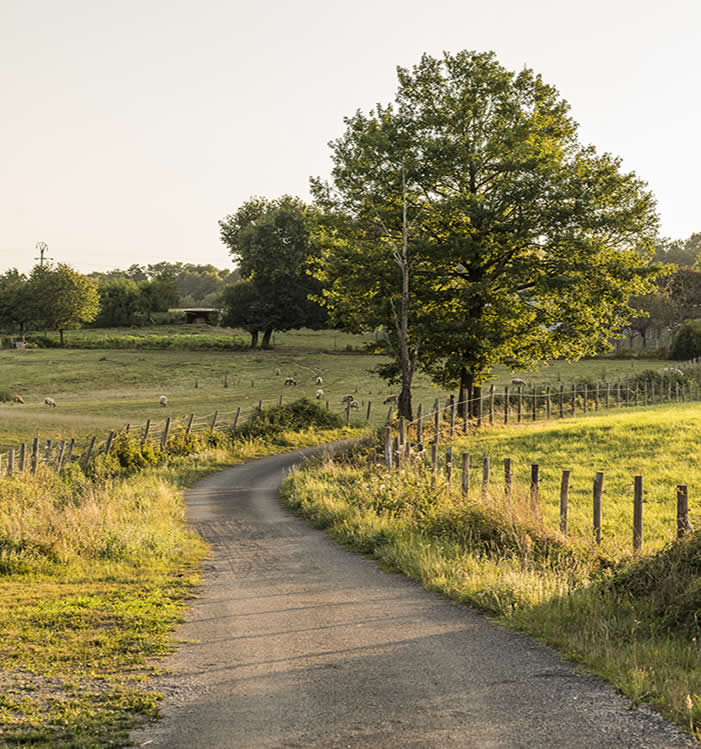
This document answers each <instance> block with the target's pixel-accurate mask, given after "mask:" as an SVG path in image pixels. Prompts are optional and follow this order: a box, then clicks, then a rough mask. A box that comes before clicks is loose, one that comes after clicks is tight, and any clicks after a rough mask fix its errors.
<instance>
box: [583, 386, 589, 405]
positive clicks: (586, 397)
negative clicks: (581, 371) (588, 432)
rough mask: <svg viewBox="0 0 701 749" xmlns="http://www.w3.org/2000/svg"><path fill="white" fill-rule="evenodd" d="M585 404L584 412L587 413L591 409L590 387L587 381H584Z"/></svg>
mask: <svg viewBox="0 0 701 749" xmlns="http://www.w3.org/2000/svg"><path fill="white" fill-rule="evenodd" d="M582 403H583V406H584V413H586V412H587V411H588V410H589V387H588V385H587V383H586V382H585V383H584V400H583V402H582Z"/></svg>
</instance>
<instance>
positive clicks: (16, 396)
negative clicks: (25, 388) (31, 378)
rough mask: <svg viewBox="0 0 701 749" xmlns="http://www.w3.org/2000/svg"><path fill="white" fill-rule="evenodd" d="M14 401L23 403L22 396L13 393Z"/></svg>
mask: <svg viewBox="0 0 701 749" xmlns="http://www.w3.org/2000/svg"><path fill="white" fill-rule="evenodd" d="M15 403H24V398H23V397H22V396H21V395H15Z"/></svg>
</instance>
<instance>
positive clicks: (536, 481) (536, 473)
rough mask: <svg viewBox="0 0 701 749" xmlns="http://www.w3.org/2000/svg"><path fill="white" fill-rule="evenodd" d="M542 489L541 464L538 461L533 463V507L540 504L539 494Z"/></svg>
mask: <svg viewBox="0 0 701 749" xmlns="http://www.w3.org/2000/svg"><path fill="white" fill-rule="evenodd" d="M539 491H540V466H539V465H538V464H537V463H533V465H531V507H537V506H538V494H539Z"/></svg>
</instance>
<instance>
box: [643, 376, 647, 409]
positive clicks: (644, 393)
mask: <svg viewBox="0 0 701 749" xmlns="http://www.w3.org/2000/svg"><path fill="white" fill-rule="evenodd" d="M643 405H644V406H647V380H645V382H644V383H643Z"/></svg>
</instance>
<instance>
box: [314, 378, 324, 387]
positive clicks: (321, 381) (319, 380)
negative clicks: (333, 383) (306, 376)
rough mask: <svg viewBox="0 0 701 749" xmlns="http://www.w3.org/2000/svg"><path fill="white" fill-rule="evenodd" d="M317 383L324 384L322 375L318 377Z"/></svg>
mask: <svg viewBox="0 0 701 749" xmlns="http://www.w3.org/2000/svg"><path fill="white" fill-rule="evenodd" d="M316 384H317V385H323V384H324V381H323V380H322V379H321V377H317V378H316Z"/></svg>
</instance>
